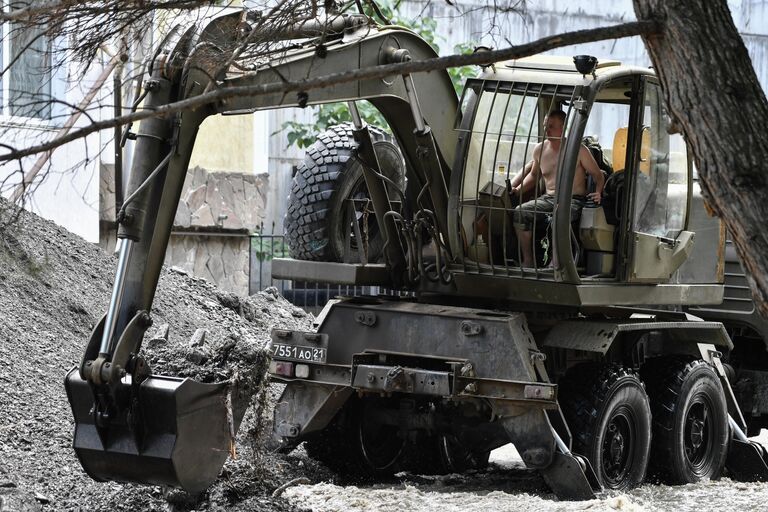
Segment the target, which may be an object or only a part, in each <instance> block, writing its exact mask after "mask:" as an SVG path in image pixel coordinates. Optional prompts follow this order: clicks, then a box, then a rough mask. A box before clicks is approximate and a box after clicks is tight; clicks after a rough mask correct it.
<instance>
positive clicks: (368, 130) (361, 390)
mask: <svg viewBox="0 0 768 512" xmlns="http://www.w3.org/2000/svg"><path fill="white" fill-rule="evenodd" d="M264 37H269V38H272V40H273V41H274V49H273V50H272V51H271V52H270V53H268V54H267V55H264V54H263V53H261V54H259V55H255V56H254V55H251V54H250V53H249V52H248V51H247V49H248V45H249V44H250V42H251V41H252V40H256V39H259V40H263V39H264ZM434 57H436V54H435V52H434V50H433V49H432V48H431V47H430V46H429V45H428V44H427V43H426V42H425V41H424V40H423V39H421V38H420V37H419V36H418V35H417V34H415V33H413V32H411V31H409V30H407V29H404V28H401V27H396V26H380V25H377V24H376V23H375V22H374V21H373V20H371V19H370V18H368V17H367V16H365V15H362V14H334V15H330V14H328V15H323V16H321V17H319V18H318V19H316V20H310V21H304V22H301V23H297V24H293V25H283V26H280V27H273V26H270V25H269V24H268V22H265V21H264V20H262V19H260V18H259V17H258V15H257V14H254V13H247V12H237V13H223V14H221V15H220V16H216V17H214V18H213V19H210V20H209V21H207V22H206V23H204V24H194V25H192V26H189V27H183V26H179V27H177V28H175V29H174V30H172V31H171V33H170V34H169V35H168V36H167V37H166V38H165V40H164V41H162V43H161V44H160V45H159V47H158V49H157V51H156V52H155V53H154V55H153V56H152V58H151V60H150V62H149V64H148V66H147V78H146V81H145V82H144V84H143V88H144V93H143V100H144V104H143V108H145V109H158V108H161V107H163V106H164V105H167V104H171V103H176V102H180V101H185V100H192V99H194V98H195V97H197V96H200V95H202V94H204V93H206V92H210V91H223V94H221V95H219V96H217V98H221V99H217V100H215V101H210V102H208V103H205V104H202V105H197V106H196V107H195V108H192V109H188V110H183V111H181V112H178V113H174V114H172V115H167V116H157V117H151V118H147V119H145V120H143V121H142V122H141V124H140V126H139V128H138V130H137V132H136V133H134V134H131V136H132V138H135V140H136V147H135V156H134V158H133V167H132V170H131V174H130V178H129V185H128V188H127V192H126V194H127V197H126V199H125V201H124V204H123V206H122V208H121V209H120V212H119V215H118V222H119V238H120V240H121V245H120V250H119V258H118V263H117V270H116V276H115V281H114V287H113V291H112V296H111V300H110V303H109V308H108V310H107V312H106V313H105V314H104V316H103V318H102V319H101V321H100V322H99V323H98V325H97V326H96V327H95V328H94V330H93V333H92V335H91V338H90V340H89V341H88V343H87V346H86V349H85V353H84V355H83V358H82V362H81V364H80V366H79V367H77V368H74V369H73V370H72V371H70V372H69V373H68V375H67V377H66V381H65V387H66V390H67V395H68V398H69V401H70V404H71V408H72V412H73V415H74V420H75V432H74V449H75V452H76V454H77V456H78V458H79V460H80V462H81V464H82V466H83V468H84V469H85V471H86V472H87V473H88V474H89V475H90V476H91V477H93V478H94V479H96V480H100V481H110V480H111V481H120V482H137V483H143V484H155V485H168V486H175V487H181V488H183V489H185V490H187V491H189V492H192V493H194V492H200V491H202V490H204V489H205V488H206V487H207V486H209V485H210V484H211V483H212V482H213V481H214V480H215V479H216V477H217V475H218V473H219V471H220V469H221V467H222V465H223V463H224V461H225V460H226V457H227V455H228V453H229V446H230V443H231V442H232V439H233V436H234V433H235V432H236V431H237V427H238V425H239V423H240V421H241V419H242V417H243V414H244V411H245V408H246V407H247V405H248V403H247V401H248V399H247V396H246V395H245V394H244V393H243V392H242V390H240V389H237V386H236V385H235V384H233V383H230V382H222V383H216V384H210V383H200V382H195V381H193V380H190V379H180V378H176V377H173V376H161V375H155V374H153V373H152V370H151V368H149V366H148V364H147V362H146V360H145V359H144V358H143V357H142V355H141V345H142V340H143V338H144V334H145V332H146V331H147V329H148V327H149V326H150V324H151V321H152V319H151V315H150V311H151V307H152V301H153V297H154V294H155V289H156V286H157V282H158V278H159V275H160V271H161V267H162V263H163V259H164V255H165V251H166V247H167V244H168V238H169V235H170V232H171V227H172V223H173V218H174V215H175V212H176V208H177V205H178V201H179V197H180V194H181V191H182V186H183V182H184V177H185V175H186V170H187V166H188V164H189V160H190V155H191V153H192V148H193V146H194V143H195V137H196V134H197V131H198V127H199V126H200V124H201V123H202V122H203V120H204V119H206V118H207V117H208V116H211V115H216V114H226V115H235V114H248V113H252V112H254V111H257V110H262V109H273V108H281V107H297V106H298V107H305V106H307V105H317V104H322V103H328V102H347V105H348V107H349V112H350V115H351V118H352V120H353V122H352V123H351V124H346V125H341V126H337V127H333V128H331V129H330V130H329V131H327V132H325V133H323V134H322V135H320V136H319V138H318V140H317V142H316V143H315V144H314V145H312V147H310V148H309V150H308V152H307V156H306V158H305V161H304V163H303V164H302V165H301V166H300V167H299V169H298V171H297V173H296V177H295V181H294V185H293V189H292V193H291V197H290V204H289V209H288V214H287V217H286V225H287V226H289V231H290V233H289V235H288V240H289V244H290V248H291V254H292V256H293V258H285V259H279V260H275V261H274V263H273V272H274V273H275V274H276V275H277V276H278V277H283V278H286V279H293V280H295V281H318V280H321V281H324V282H328V281H330V282H335V283H341V284H348V285H355V286H366V287H369V288H368V289H369V290H372V292H371V293H370V294H368V295H365V296H356V297H341V298H337V299H334V300H331V301H330V302H329V303H328V305H327V306H326V307H325V308H324V309H323V311H322V313H321V314H320V315H319V316H318V317H317V320H316V324H317V329H316V330H313V331H312V332H299V331H291V330H284V329H274V330H273V332H272V340H271V344H270V351H271V354H272V362H271V364H270V367H269V372H270V375H271V377H272V378H273V379H275V380H278V381H281V382H284V383H285V384H286V386H285V390H284V392H283V394H282V397H281V398H280V400H279V401H278V405H277V407H276V409H275V412H274V426H273V441H274V444H275V446H276V448H277V449H279V450H284V451H288V450H291V449H293V448H295V447H296V446H298V445H299V444H300V443H304V444H305V446H306V449H307V452H308V453H309V455H310V456H313V457H316V458H318V459H320V460H322V461H324V462H326V463H327V464H329V465H330V466H332V467H334V468H337V469H339V470H340V471H341V470H346V471H351V472H354V473H355V474H369V475H372V476H383V475H387V474H392V473H394V472H397V471H401V470H414V471H432V472H446V471H464V470H467V469H472V468H482V467H483V466H485V465H486V464H487V463H488V458H489V453H490V452H491V450H493V449H495V448H497V447H500V446H502V445H505V444H508V443H512V444H514V446H515V448H516V449H517V451H518V453H519V454H520V456H521V458H522V460H523V462H524V463H525V465H526V466H527V467H529V468H531V469H533V470H536V471H538V472H539V473H540V474H541V475H542V477H543V479H544V481H545V482H546V483H547V485H548V486H549V487H550V488H551V490H552V492H553V493H554V494H555V496H556V497H557V498H559V499H590V498H592V497H594V496H595V493H597V492H600V491H601V490H603V489H628V488H630V487H632V486H636V485H638V484H640V483H642V482H643V481H645V480H646V479H647V478H651V477H653V478H656V477H659V478H661V479H662V480H664V481H668V482H672V483H690V482H698V481H701V480H704V479H709V478H717V477H719V476H721V475H723V474H728V475H729V476H731V477H733V478H738V479H745V480H765V479H768V466H767V465H766V460H768V458H767V457H766V453H765V450H764V448H763V447H762V446H761V445H759V444H758V443H755V442H753V441H751V440H749V439H748V437H747V433H748V432H749V433H751V431H752V430H753V429H754V428H759V427H761V426H762V425H764V424H765V419H766V418H768V403H765V401H764V399H763V398H762V396H764V395H765V394H764V393H763V394H761V392H760V390H761V389H762V386H761V383H762V382H768V381H766V380H765V379H766V377H765V375H768V374H766V372H765V370H764V368H766V366H763V367H762V368H763V369H761V368H760V367H759V365H758V367H757V368H756V367H755V365H754V364H753V365H752V366H750V361H755V360H756V359H755V358H756V357H758V355H759V354H762V355H759V357H762V358H763V359H764V358H765V350H766V349H765V344H764V343H762V342H760V343H746V342H745V345H744V347H747V348H740V346H739V345H738V344H735V343H734V339H735V338H732V336H731V333H733V332H734V331H733V330H732V329H731V328H730V327H729V326H728V324H727V323H724V322H725V320H724V319H723V321H717V320H707V315H709V314H712V312H716V311H719V309H718V308H720V304H721V303H722V302H723V297H724V289H725V286H724V282H725V281H727V278H729V276H726V272H725V268H726V267H725V264H726V249H725V247H726V238H727V237H726V231H725V230H724V228H723V225H722V223H721V222H720V221H719V220H718V219H716V218H714V217H711V216H709V215H708V214H707V211H706V208H705V205H704V204H703V200H702V197H701V194H700V190H699V186H698V182H697V176H696V171H695V168H694V166H693V163H692V159H691V156H690V153H689V152H688V150H687V147H686V144H685V140H684V139H683V138H682V136H681V135H680V134H677V133H672V134H670V133H668V131H667V128H668V126H669V116H668V114H667V112H666V110H665V107H664V102H663V100H662V94H661V90H660V85H659V82H658V80H657V78H656V77H655V75H654V72H653V70H651V69H646V68H639V67H633V66H625V65H622V64H621V63H619V62H616V61H611V60H598V59H596V58H595V57H592V56H584V55H582V56H577V57H574V58H562V57H552V56H535V57H530V58H525V59H518V60H513V61H507V62H499V63H495V64H489V65H488V66H486V67H484V68H483V69H482V70H481V71H480V73H479V74H478V76H477V78H474V79H470V80H468V81H467V82H466V84H465V87H464V90H463V93H462V94H461V95H457V94H456V92H455V90H454V88H453V85H452V83H451V80H450V77H449V75H448V74H447V73H446V72H444V71H439V72H438V71H432V72H429V73H413V74H410V73H409V74H403V75H393V76H390V77H385V78H379V77H375V78H364V77H363V78H359V79H357V80H354V81H347V82H342V83H337V84H335V85H333V86H327V87H321V88H313V89H312V90H308V91H300V92H299V93H298V94H295V95H294V94H289V93H284V92H280V91H276V89H274V88H270V85H271V84H278V83H285V82H286V81H288V82H295V81H299V80H303V79H307V78H311V77H316V76H327V75H332V74H333V73H338V72H343V71H346V70H349V69H350V68H368V67H372V66H377V65H382V64H392V63H401V62H408V61H419V60H425V59H429V58H434ZM227 91H230V92H232V94H227ZM275 91H276V92H275ZM235 93H236V94H235ZM361 100H367V101H368V102H370V103H371V104H372V105H373V106H374V107H376V109H378V111H379V112H380V113H381V115H382V116H383V118H384V119H385V120H386V123H387V125H388V130H389V131H390V132H391V136H388V135H386V134H384V133H383V132H382V131H381V130H379V129H377V128H375V127H370V126H368V125H366V123H365V122H363V120H362V118H361V116H360V114H359V110H358V105H357V102H359V101H361ZM556 113H557V114H556ZM553 116H557V117H558V118H559V119H560V121H561V124H562V126H561V129H560V130H559V132H558V133H556V134H554V135H553V134H551V133H550V132H549V129H548V128H546V121H547V120H548V119H550V118H551V117H553ZM545 145H549V146H551V147H553V148H555V147H556V148H558V149H557V151H556V152H555V154H556V158H555V159H554V160H553V163H551V165H553V166H556V167H555V168H556V174H555V175H554V176H555V177H554V178H553V181H552V182H553V183H554V185H555V187H554V190H549V187H548V186H547V184H546V183H543V182H542V180H541V179H537V175H536V174H535V172H532V171H531V170H532V169H534V168H539V169H540V168H541V166H542V165H543V164H542V163H541V162H540V161H537V160H536V159H537V158H538V157H537V156H536V155H537V154H539V153H538V151H539V150H537V148H542V147H544V146H545ZM585 151H588V154H585ZM550 154H551V153H550ZM587 167H589V168H590V169H592V170H594V168H595V167H599V168H600V170H599V172H600V173H602V176H603V178H604V179H598V180H595V179H587V178H588V176H587V174H586V170H587V169H586V168H587ZM526 169H528V170H529V171H531V172H529V173H528V174H526ZM550 176H552V174H550ZM593 177H594V173H590V178H593ZM600 182H604V183H605V185H604V187H601V186H600V185H601V184H600ZM516 183H517V184H519V183H521V184H523V185H524V186H522V187H517V186H515V185H514V184H516ZM600 188H602V189H603V190H602V191H601V190H600ZM585 190H586V191H587V192H591V193H594V192H595V191H598V192H602V198H601V201H600V202H599V203H598V202H593V201H590V200H589V199H588V198H587V197H584V196H585V195H586V194H585V193H584V191H585ZM590 197H595V196H594V194H593V195H592V196H590ZM574 202H576V203H577V207H576V208H574V207H573V204H574ZM525 205H528V206H527V208H528V214H527V216H525V219H527V221H526V222H523V221H524V220H525V219H524V216H523V215H522V214H521V211H522V208H523V206H525ZM524 232H525V233H526V235H525V236H524V235H523V234H522V233H524ZM527 243H530V244H531V245H530V246H526V245H525V244H527ZM528 250H530V251H531V253H532V255H533V264H532V265H530V266H529V265H523V264H522V261H523V253H524V252H525V251H528ZM732 264H733V262H731V265H732ZM729 268H731V267H729ZM729 275H730V274H729ZM745 376H747V377H748V378H747V380H746V381H745ZM761 379H763V380H761ZM734 388H735V389H736V392H734ZM737 397H738V400H737ZM745 403H748V404H749V405H748V407H749V408H748V409H745V405H744V404H745ZM745 412H746V414H745Z"/></svg>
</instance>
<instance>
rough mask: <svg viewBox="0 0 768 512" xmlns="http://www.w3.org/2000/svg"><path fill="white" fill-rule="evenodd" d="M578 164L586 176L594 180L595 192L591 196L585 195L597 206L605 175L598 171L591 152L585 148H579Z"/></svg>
mask: <svg viewBox="0 0 768 512" xmlns="http://www.w3.org/2000/svg"><path fill="white" fill-rule="evenodd" d="M579 163H580V164H581V166H582V167H583V168H584V170H585V171H586V172H587V174H588V175H590V176H592V179H593V180H595V191H594V192H592V193H591V194H587V197H589V198H590V199H591V200H593V201H594V202H596V203H597V204H600V200H601V199H602V196H603V186H604V185H605V175H604V174H603V171H602V170H601V169H600V166H599V165H597V162H596V161H595V157H593V156H592V152H590V151H589V150H588V149H587V147H586V146H581V149H579Z"/></svg>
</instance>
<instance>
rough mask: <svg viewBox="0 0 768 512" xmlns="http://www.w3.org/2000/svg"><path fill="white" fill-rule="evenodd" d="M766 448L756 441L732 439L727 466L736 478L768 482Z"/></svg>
mask: <svg viewBox="0 0 768 512" xmlns="http://www.w3.org/2000/svg"><path fill="white" fill-rule="evenodd" d="M766 455H767V454H766V451H765V448H763V446H762V445H761V444H759V443H756V442H754V441H740V440H739V439H736V438H734V439H731V444H730V446H728V458H727V459H726V460H725V467H726V468H728V472H729V473H730V475H731V477H732V478H733V479H734V480H738V481H741V482H768V465H767V464H766V459H768V457H766Z"/></svg>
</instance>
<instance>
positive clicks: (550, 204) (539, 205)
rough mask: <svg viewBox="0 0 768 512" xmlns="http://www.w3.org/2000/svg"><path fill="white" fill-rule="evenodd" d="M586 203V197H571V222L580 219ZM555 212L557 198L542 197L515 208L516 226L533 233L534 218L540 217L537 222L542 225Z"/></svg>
mask: <svg viewBox="0 0 768 512" xmlns="http://www.w3.org/2000/svg"><path fill="white" fill-rule="evenodd" d="M586 202H587V198H586V197H585V196H573V197H571V222H573V221H575V220H578V219H579V217H580V216H581V209H582V208H584V204H585V203H586ZM554 210H555V196H554V195H549V194H544V195H541V196H539V197H537V198H536V199H531V200H530V201H528V202H526V203H523V204H521V205H520V206H518V207H517V208H515V211H514V222H515V225H516V226H520V227H522V228H523V230H524V231H532V230H533V218H534V216H536V215H538V216H539V218H538V219H537V220H536V222H537V224H539V225H541V223H542V222H543V221H546V216H551V215H552V212H553V211H554Z"/></svg>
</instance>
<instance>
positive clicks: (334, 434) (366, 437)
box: [304, 400, 407, 478]
mask: <svg viewBox="0 0 768 512" xmlns="http://www.w3.org/2000/svg"><path fill="white" fill-rule="evenodd" d="M382 410H385V409H383V408H382V407H381V406H380V402H378V401H370V400H351V401H350V402H348V403H347V405H345V407H344V409H342V410H341V411H340V412H339V414H338V415H337V416H336V418H334V420H333V421H332V422H331V424H329V425H328V426H327V427H326V428H325V429H324V430H323V431H321V432H318V433H316V434H315V435H314V436H312V437H311V438H310V439H307V441H305V443H304V447H305V449H306V450H307V455H309V456H310V457H311V458H313V459H315V460H319V461H320V462H322V463H323V464H325V465H326V466H328V467H329V468H330V469H332V470H334V471H335V472H337V473H339V474H341V475H345V476H351V477H355V478H366V477H387V476H391V475H393V474H394V473H397V472H398V471H401V470H402V469H403V463H404V460H405V458H406V456H407V449H406V446H407V442H406V441H405V440H404V439H402V438H401V437H400V436H399V429H398V428H397V427H396V426H392V425H386V424H384V423H382V422H380V421H379V420H378V419H377V416H378V415H377V413H376V411H382Z"/></svg>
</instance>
